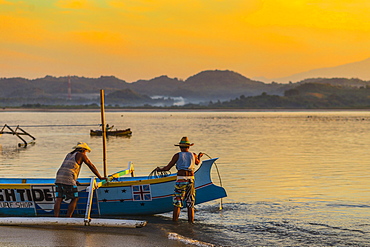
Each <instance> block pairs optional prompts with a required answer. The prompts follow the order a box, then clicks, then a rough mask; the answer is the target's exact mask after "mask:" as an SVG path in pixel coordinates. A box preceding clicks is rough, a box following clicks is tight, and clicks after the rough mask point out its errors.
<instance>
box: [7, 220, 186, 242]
mask: <svg viewBox="0 0 370 247" xmlns="http://www.w3.org/2000/svg"><path fill="white" fill-rule="evenodd" d="M0 246H91V247H94V246H140V247H142V246H179V247H180V246H189V245H187V244H186V243H184V242H181V241H179V240H176V239H175V240H173V239H169V238H168V232H167V231H166V230H165V229H163V228H162V227H161V226H156V225H154V224H148V225H147V226H145V227H143V228H107V227H91V226H77V227H76V226H73V227H72V226H64V227H63V226H0Z"/></svg>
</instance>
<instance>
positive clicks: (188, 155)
mask: <svg viewBox="0 0 370 247" xmlns="http://www.w3.org/2000/svg"><path fill="white" fill-rule="evenodd" d="M193 145H194V143H190V141H189V139H188V138H187V137H186V136H184V137H183V138H181V140H180V142H179V144H175V146H178V147H180V150H181V152H178V153H176V154H175V155H174V156H173V157H172V159H171V161H170V162H169V163H168V165H167V166H165V167H162V168H160V167H157V169H156V170H157V171H169V170H170V169H171V168H172V167H173V166H174V165H176V169H177V180H176V184H175V193H174V197H173V205H174V209H173V216H172V220H173V221H177V220H178V219H179V216H180V211H181V208H183V202H186V207H187V210H188V222H189V223H194V204H195V188H194V170H195V165H199V164H200V158H201V157H202V156H203V154H202V153H199V154H198V155H197V154H195V153H192V152H190V151H189V148H190V146H193Z"/></svg>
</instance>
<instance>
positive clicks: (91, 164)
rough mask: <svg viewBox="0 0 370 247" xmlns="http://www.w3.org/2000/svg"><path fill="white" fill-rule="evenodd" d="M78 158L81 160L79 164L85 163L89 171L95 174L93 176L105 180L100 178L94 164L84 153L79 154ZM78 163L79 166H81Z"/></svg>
mask: <svg viewBox="0 0 370 247" xmlns="http://www.w3.org/2000/svg"><path fill="white" fill-rule="evenodd" d="M79 154H80V155H79V157H77V159H78V158H80V159H81V163H82V162H83V163H85V164H86V165H87V166H88V167H89V168H90V170H91V171H92V172H93V173H94V174H95V176H97V177H98V178H99V179H100V180H104V179H106V178H104V177H102V176H101V175H100V173H99V171H98V169H96V167H95V166H94V164H93V163H92V162H91V161H90V159H89V158H88V157H87V156H86V154H84V153H79ZM81 163H80V164H81Z"/></svg>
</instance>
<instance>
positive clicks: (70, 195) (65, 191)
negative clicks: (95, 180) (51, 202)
mask: <svg viewBox="0 0 370 247" xmlns="http://www.w3.org/2000/svg"><path fill="white" fill-rule="evenodd" d="M55 197H56V198H63V199H66V200H69V199H74V198H78V189H77V186H75V185H67V184H59V183H58V184H55Z"/></svg>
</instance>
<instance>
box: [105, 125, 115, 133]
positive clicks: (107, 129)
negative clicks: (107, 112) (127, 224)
mask: <svg viewBox="0 0 370 247" xmlns="http://www.w3.org/2000/svg"><path fill="white" fill-rule="evenodd" d="M113 127H114V125H112V126H109V124H107V125H106V127H105V129H106V131H109V130H112V129H113Z"/></svg>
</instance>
